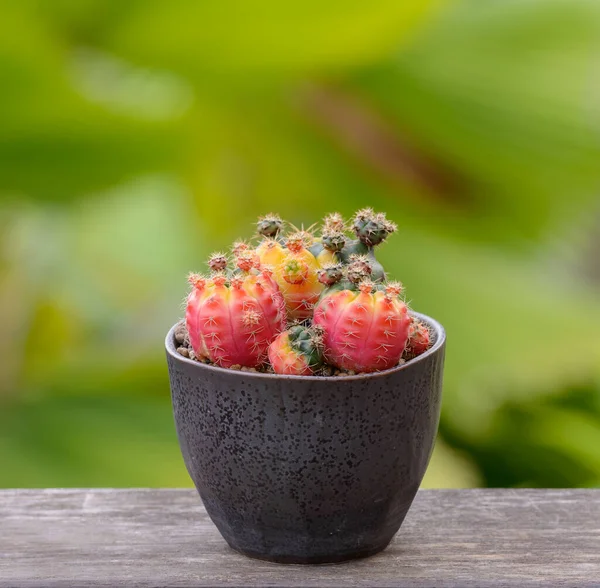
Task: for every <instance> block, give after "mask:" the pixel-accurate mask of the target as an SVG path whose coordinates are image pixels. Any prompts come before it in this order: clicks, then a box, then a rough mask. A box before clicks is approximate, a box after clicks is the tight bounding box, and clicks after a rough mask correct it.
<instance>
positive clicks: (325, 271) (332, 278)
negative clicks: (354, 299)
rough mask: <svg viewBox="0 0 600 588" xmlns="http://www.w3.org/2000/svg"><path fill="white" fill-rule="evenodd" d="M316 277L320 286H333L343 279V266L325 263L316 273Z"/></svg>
mask: <svg viewBox="0 0 600 588" xmlns="http://www.w3.org/2000/svg"><path fill="white" fill-rule="evenodd" d="M317 277H318V279H319V282H321V284H325V285H326V286H333V284H337V283H338V282H339V281H340V280H341V279H342V278H343V277H344V266H343V265H342V264H341V263H327V264H325V265H324V266H323V267H322V268H321V269H320V270H319V271H318V272H317Z"/></svg>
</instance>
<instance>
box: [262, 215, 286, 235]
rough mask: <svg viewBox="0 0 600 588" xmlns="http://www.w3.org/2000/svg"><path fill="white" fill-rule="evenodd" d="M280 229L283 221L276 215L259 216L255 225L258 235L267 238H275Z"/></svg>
mask: <svg viewBox="0 0 600 588" xmlns="http://www.w3.org/2000/svg"><path fill="white" fill-rule="evenodd" d="M282 229H283V221H282V220H281V217H280V216H279V215H278V214H267V215H265V216H261V217H260V218H259V219H258V222H257V223H256V230H257V231H258V234H259V235H262V236H263V237H267V238H275V237H276V236H277V235H278V233H279V232H280V231H281V230H282Z"/></svg>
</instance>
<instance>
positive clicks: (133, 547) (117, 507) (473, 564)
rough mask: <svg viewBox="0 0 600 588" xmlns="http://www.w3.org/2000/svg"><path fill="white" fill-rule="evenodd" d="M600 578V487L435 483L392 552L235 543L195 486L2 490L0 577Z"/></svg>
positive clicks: (138, 582)
mask: <svg viewBox="0 0 600 588" xmlns="http://www.w3.org/2000/svg"><path fill="white" fill-rule="evenodd" d="M241 585H243V586H282V587H283V586H390V587H391V586H407V587H416V586H441V587H446V586H461V587H468V586H534V585H536V586H539V585H551V586H600V490H426V491H421V492H419V494H418V496H417V499H416V500H415V503H414V504H413V507H412V509H411V511H410V512H409V515H408V517H407V519H406V521H405V523H404V525H403V527H402V529H401V530H400V532H399V533H398V535H397V536H396V538H395V540H394V541H393V543H392V545H391V546H390V547H389V548H388V549H387V550H386V551H385V552H384V553H382V554H380V555H377V556H375V557H372V558H370V559H365V560H358V561H353V562H349V563H344V564H337V565H321V566H283V565H277V564H272V563H266V562H261V561H256V560H251V559H248V558H246V557H244V556H242V555H238V554H237V553H235V552H233V551H232V550H230V549H229V548H228V547H227V546H226V544H225V543H224V541H223V540H222V539H221V537H220V535H219V534H218V532H217V530H216V529H215V528H214V526H213V525H212V523H211V522H210V519H209V518H208V516H207V514H206V512H205V511H204V509H203V507H202V505H201V503H200V500H199V498H198V496H197V495H196V493H195V492H194V491H192V490H110V489H106V490H5V491H0V586H2V587H8V586H26V587H33V586H36V587H37V586H50V587H53V586H55V587H58V586H60V587H68V586H102V587H103V586H136V587H150V586H153V587H156V586H181V587H187V586H241Z"/></svg>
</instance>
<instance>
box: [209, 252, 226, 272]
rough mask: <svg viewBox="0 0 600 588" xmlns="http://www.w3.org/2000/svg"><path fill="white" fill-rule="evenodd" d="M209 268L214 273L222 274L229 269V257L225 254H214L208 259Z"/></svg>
mask: <svg viewBox="0 0 600 588" xmlns="http://www.w3.org/2000/svg"><path fill="white" fill-rule="evenodd" d="M208 267H209V268H210V269H211V271H213V272H222V271H225V269H226V268H227V256H226V255H225V254H224V253H220V252H217V253H213V254H212V255H211V256H210V257H209V258H208Z"/></svg>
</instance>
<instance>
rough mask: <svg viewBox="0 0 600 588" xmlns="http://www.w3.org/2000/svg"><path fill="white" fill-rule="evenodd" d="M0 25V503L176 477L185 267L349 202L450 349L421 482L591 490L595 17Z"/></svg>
mask: <svg viewBox="0 0 600 588" xmlns="http://www.w3.org/2000/svg"><path fill="white" fill-rule="evenodd" d="M0 15H1V17H0V197H1V199H2V200H1V203H2V205H1V213H0V317H1V320H0V325H1V329H0V352H1V355H0V486H3V487H12V486H24V487H40V486H41V487H43V486H182V485H189V484H190V482H189V479H188V477H187V474H186V472H185V469H184V466H183V463H182V460H181V458H180V455H179V449H178V445H177V440H176V437H175V432H174V426H173V422H172V416H171V412H170V404H169V389H168V380H167V372H166V363H165V358H164V350H163V337H164V335H165V333H166V331H167V329H168V328H169V326H170V325H172V324H173V323H174V322H175V321H176V320H177V319H178V318H180V317H181V315H182V300H183V298H184V296H185V293H186V290H187V287H186V282H185V274H186V272H187V271H188V270H192V269H194V270H201V269H202V268H203V260H204V258H205V256H206V255H207V254H208V253H210V252H211V251H212V250H216V249H223V248H225V247H227V246H228V244H229V243H230V242H231V241H232V240H233V239H235V238H238V237H244V236H247V235H249V234H250V232H251V231H252V223H253V221H254V219H255V217H256V216H257V215H258V214H264V213H267V212H270V211H272V210H273V211H277V212H279V213H281V214H282V215H283V216H284V218H286V219H288V220H289V221H291V222H293V223H295V224H298V225H299V224H301V223H302V222H304V223H305V225H309V224H312V223H313V222H316V221H318V220H319V219H320V218H321V217H322V216H323V214H325V213H326V212H331V211H334V210H339V211H340V212H342V213H344V214H346V215H350V214H351V213H352V212H353V211H354V210H356V209H357V208H360V207H363V206H373V207H375V208H376V209H378V210H385V211H387V213H388V216H389V218H391V219H392V220H394V221H396V222H397V223H398V224H399V225H400V231H399V233H398V234H397V235H395V236H394V237H393V238H392V239H391V240H390V243H389V244H387V245H386V246H385V247H383V248H382V250H381V253H380V256H381V258H382V260H383V261H384V264H385V265H386V267H387V269H388V270H389V271H390V273H391V274H392V275H393V276H394V277H395V278H397V279H400V280H402V281H403V282H404V284H405V286H406V288H407V293H408V297H409V299H410V300H411V301H412V306H413V307H414V308H415V309H417V310H419V311H422V312H425V313H427V314H430V315H433V316H434V317H436V318H437V319H439V320H440V321H441V322H442V323H443V324H444V325H445V327H446V328H447V331H448V352H447V361H446V377H445V389H444V407H443V414H442V421H441V427H440V437H439V441H438V444H437V447H436V451H435V454H434V458H433V460H432V464H431V466H430V469H429V471H428V474H427V477H426V480H425V485H426V486H430V487H431V486H433V487H460V486H515V487H518V486H598V485H600V257H599V255H600V75H599V70H600V3H599V2H597V1H595V0H545V1H541V0H496V1H492V0H486V1H483V0H468V1H462V2H460V1H455V2H452V1H450V0H448V1H446V2H438V1H435V0H429V1H425V0H414V1H413V2H410V1H404V2H398V1H397V0H389V1H388V0H379V1H375V2H370V3H369V2H364V0H362V1H358V0H343V1H341V0H329V1H328V2H316V1H314V0H305V1H303V2H302V3H294V2H292V3H290V2H278V1H275V0H254V1H253V2H247V1H244V0H238V1H236V0H219V1H218V2H209V1H192V0H170V1H168V2H165V1H164V0H144V1H143V2H142V1H141V0H128V1H127V2H123V1H122V0H118V1H117V0H53V1H52V2H46V1H44V0H18V1H17V0H15V1H6V0H4V1H1V2H0Z"/></svg>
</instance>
